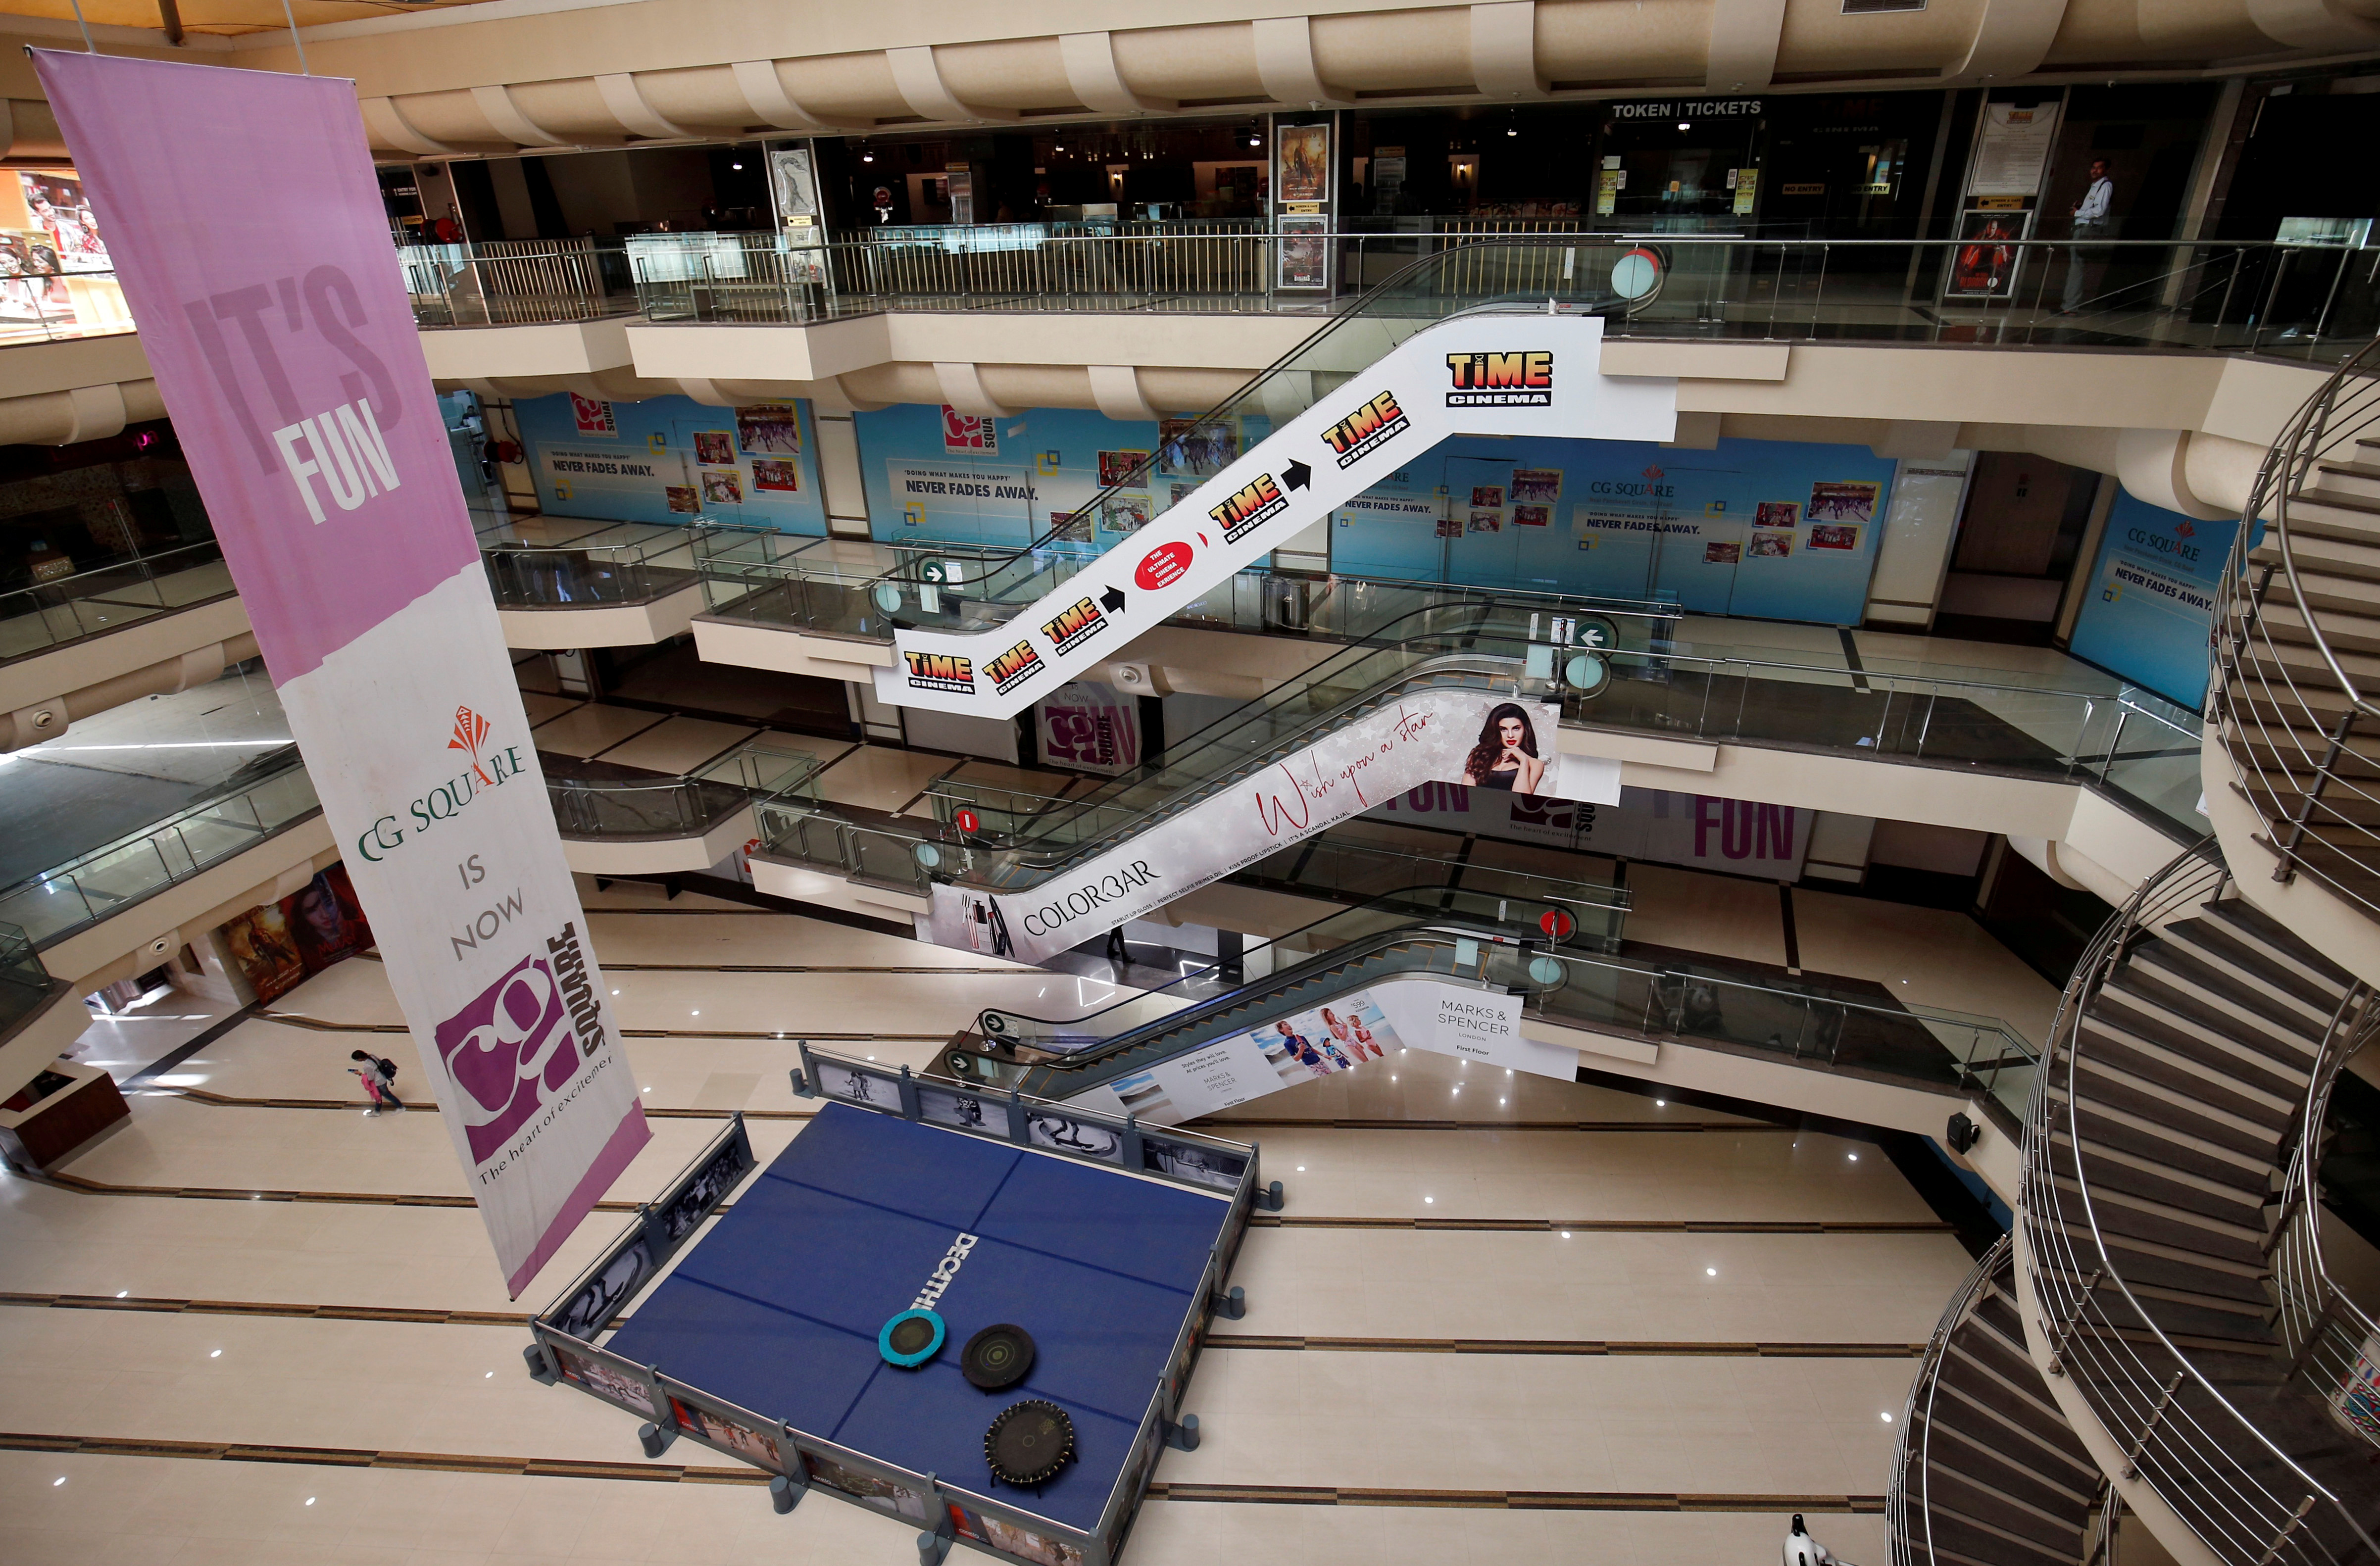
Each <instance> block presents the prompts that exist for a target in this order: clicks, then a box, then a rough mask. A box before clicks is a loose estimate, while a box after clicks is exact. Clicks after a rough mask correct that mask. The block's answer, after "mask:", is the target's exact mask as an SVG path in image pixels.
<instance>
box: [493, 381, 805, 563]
mask: <svg viewBox="0 0 2380 1566" xmlns="http://www.w3.org/2000/svg"><path fill="white" fill-rule="evenodd" d="M513 417H514V419H515V420H516V422H517V423H518V424H519V426H520V432H521V443H522V444H523V445H524V446H526V447H527V448H528V466H529V474H530V476H531V478H532V479H533V480H535V482H536V484H537V498H538V504H540V506H542V507H543V508H544V509H545V511H546V512H547V513H548V514H549V515H552V516H600V517H606V518H612V519H616V520H619V521H624V522H660V523H672V522H675V523H686V522H692V521H694V520H695V519H697V518H698V517H707V518H709V519H710V520H711V521H715V522H735V523H741V524H743V525H744V526H746V527H752V528H775V529H776V530H777V531H779V532H781V533H806V534H823V533H825V531H826V503H825V501H824V499H823V497H822V496H821V495H820V491H819V478H818V441H817V430H816V427H815V426H814V425H813V424H812V422H811V419H810V410H809V405H808V404H807V403H806V402H797V401H786V402H764V403H753V404H750V405H748V406H747V407H710V406H708V405H706V404H703V403H698V402H696V401H695V400H694V399H693V398H692V397H648V398H647V399H645V400H644V401H643V402H633V403H626V402H599V401H595V400H592V399H590V398H587V397H582V396H579V395H577V394H576V393H563V394H560V395H555V396H551V397H535V398H530V399H527V400H524V401H520V402H516V403H515V404H514V405H513Z"/></svg>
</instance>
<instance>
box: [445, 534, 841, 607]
mask: <svg viewBox="0 0 2380 1566" xmlns="http://www.w3.org/2000/svg"><path fill="white" fill-rule="evenodd" d="M574 528H575V530H574ZM538 530H539V531H540V532H541V533H543V534H546V535H548V536H546V537H544V538H538V539H529V538H523V537H521V536H519V532H518V525H517V524H515V523H512V522H511V521H509V520H507V522H506V523H505V525H504V527H502V528H491V529H485V530H482V531H481V533H480V563H481V564H483V565H485V566H486V567H487V572H488V589H489V591H490V592H492V594H493V595H494V596H495V600H496V603H497V604H498V606H499V607H502V608H506V609H608V608H613V607H616V606H618V605H621V604H630V603H646V602H650V601H652V600H654V599H657V598H663V597H666V596H668V595H669V594H671V593H674V592H680V591H683V590H685V589H690V588H695V587H698V586H699V585H701V584H702V583H704V582H705V581H707V580H709V579H710V577H711V576H712V575H713V574H716V573H720V572H733V571H738V570H741V569H744V568H746V567H747V566H761V567H765V566H767V565H769V564H771V563H773V562H775V561H777V560H779V559H781V558H783V557H785V556H788V555H790V554H792V553H794V552H797V551H799V550H801V549H803V548H805V547H807V546H808V545H811V544H816V543H819V542H821V541H822V540H820V539H817V538H813V537H809V536H806V535H795V534H788V533H781V532H779V531H777V530H776V529H775V528H761V527H756V526H752V525H749V524H747V523H740V522H722V521H719V520H717V519H716V518H712V517H707V516H694V517H689V518H688V519H687V521H686V523H685V525H684V526H668V525H662V524H652V523H635V522H626V523H607V522H604V521H601V520H600V519H589V520H586V521H583V522H579V521H576V520H575V519H574V518H571V517H567V516H545V517H542V518H540V521H539V524H538Z"/></svg>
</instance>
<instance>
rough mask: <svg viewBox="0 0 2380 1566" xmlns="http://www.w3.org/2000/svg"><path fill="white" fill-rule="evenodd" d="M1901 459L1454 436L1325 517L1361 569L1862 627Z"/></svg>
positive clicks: (1726, 446)
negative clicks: (1661, 600) (1661, 599)
mask: <svg viewBox="0 0 2380 1566" xmlns="http://www.w3.org/2000/svg"><path fill="white" fill-rule="evenodd" d="M1893 471H1894V464H1893V463H1892V462H1891V461H1890V460H1888V459H1886V458H1881V457H1878V456H1876V455H1874V454H1873V453H1871V452H1870V451H1868V449H1867V448H1866V447H1864V446H1845V445H1821V444H1815V443H1804V442H1788V441H1739V440H1723V441H1721V442H1720V443H1718V449H1717V450H1715V451H1685V450H1680V449H1677V448H1675V447H1670V446H1662V445H1658V444H1655V443H1650V442H1630V441H1587V440H1563V439H1552V438H1522V439H1511V440H1488V439H1482V438H1477V437H1467V436H1458V437H1457V438H1455V439H1453V440H1451V441H1447V442H1444V443H1440V444H1439V446H1438V447H1437V448H1436V449H1434V450H1432V451H1430V452H1428V453H1427V454H1425V455H1422V456H1420V457H1417V458H1416V459H1415V461H1414V462H1412V463H1411V464H1409V465H1408V466H1407V467H1404V468H1403V469H1402V470H1401V471H1399V472H1398V473H1397V474H1395V475H1394V476H1393V477H1391V479H1390V480H1389V481H1388V482H1387V483H1385V484H1382V485H1378V486H1376V487H1375V488H1373V489H1372V490H1370V491H1368V492H1366V493H1365V494H1363V495H1361V496H1359V497H1357V499H1356V500H1355V501H1354V503H1352V504H1348V505H1346V506H1342V507H1341V508H1340V509H1339V510H1338V511H1337V512H1336V513H1335V514H1334V515H1333V517H1332V521H1333V524H1334V525H1333V527H1332V528H1331V529H1330V562H1331V566H1332V568H1333V569H1334V570H1337V571H1341V572H1343V573H1345V574H1347V575H1349V576H1356V577H1393V578H1401V579H1404V580H1411V581H1446V582H1455V583H1461V584H1463V585H1465V586H1474V587H1488V588H1506V589H1521V590H1527V591H1535V592H1559V593H1573V594H1582V595H1593V596H1601V597H1613V598H1650V597H1656V596H1664V597H1674V598H1675V599H1676V600H1677V601H1679V602H1680V603H1682V604H1683V605H1684V606H1685V608H1686V609H1688V610H1689V611H1691V612H1693V613H1701V614H1735V615H1748V616H1754V617H1757V618H1763V619H1774V620H1806V621H1817V622H1820V623H1824V624H1833V625H1857V624H1859V622H1860V621H1861V619H1862V618H1863V617H1864V614H1865V612H1866V606H1867V584H1868V577H1869V574H1870V572H1871V571H1872V570H1873V569H1874V566H1875V563H1876V547H1877V543H1878V541H1879V540H1880V538H1881V533H1882V528H1883V525H1884V520H1885V512H1886V508H1887V506H1888V503H1889V501H1890V498H1891V493H1892V478H1893Z"/></svg>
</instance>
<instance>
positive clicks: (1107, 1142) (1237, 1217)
mask: <svg viewBox="0 0 2380 1566" xmlns="http://www.w3.org/2000/svg"><path fill="white" fill-rule="evenodd" d="M800 1043H801V1054H802V1065H801V1071H802V1082H803V1083H804V1084H806V1085H807V1086H806V1087H801V1086H797V1087H796V1091H797V1092H802V1093H805V1095H806V1096H807V1095H815V1096H817V1097H819V1098H823V1099H834V1100H836V1101H838V1102H840V1103H845V1104H851V1105H855V1106H856V1107H857V1108H860V1109H863V1110H874V1111H877V1112H878V1113H880V1114H891V1115H900V1116H902V1117H903V1118H904V1119H907V1120H916V1121H923V1122H925V1123H927V1124H929V1125H940V1126H943V1127H946V1128H948V1129H950V1130H953V1131H962V1132H965V1133H967V1134H968V1135H976V1136H988V1137H990V1138H993V1139H995V1140H997V1141H1002V1142H1015V1143H1020V1144H1022V1145H1023V1146H1025V1147H1033V1148H1036V1149H1038V1150H1039V1151H1041V1152H1045V1153H1059V1154H1062V1155H1064V1156H1065V1157H1067V1158H1073V1159H1083V1160H1084V1161H1085V1162H1087V1163H1100V1164H1106V1165H1109V1166H1111V1167H1112V1168H1116V1169H1125V1170H1130V1171H1134V1172H1135V1173H1138V1174H1147V1175H1153V1176H1155V1177H1156V1178H1158V1179H1160V1180H1164V1181H1168V1182H1170V1183H1172V1184H1176V1185H1188V1186H1192V1187H1194V1188H1196V1189H1197V1190H1201V1191H1206V1192H1208V1193H1213V1192H1217V1191H1228V1192H1230V1193H1232V1196H1233V1203H1232V1221H1231V1223H1230V1225H1229V1226H1228V1231H1227V1232H1228V1237H1229V1249H1230V1251H1231V1252H1236V1251H1237V1249H1238V1245H1239V1233H1240V1231H1241V1230H1242V1229H1244V1228H1245V1226H1246V1223H1247V1214H1248V1210H1249V1208H1250V1206H1251V1203H1252V1201H1253V1194H1254V1192H1255V1191H1256V1189H1257V1148H1256V1147H1255V1145H1254V1144H1252V1143H1246V1142H1229V1141H1225V1140H1224V1139H1222V1138H1221V1137H1218V1136H1207V1135H1200V1134H1199V1133H1196V1132H1192V1131H1178V1130H1172V1129H1170V1128H1169V1129H1166V1130H1164V1131H1161V1132H1160V1131H1159V1130H1157V1129H1156V1128H1154V1127H1150V1126H1144V1125H1142V1124H1141V1123H1139V1121H1138V1119H1137V1118H1136V1117H1135V1116H1133V1115H1131V1114H1110V1113H1107V1112H1105V1111H1102V1110H1099V1109H1093V1108H1090V1107H1088V1106H1086V1105H1083V1104H1078V1103H1058V1102H1054V1101H1052V1100H1050V1099H1036V1098H1033V1097H1030V1096H1029V1095H1026V1094H1021V1093H1015V1092H1009V1093H990V1092H985V1091H983V1090H981V1089H979V1088H973V1087H965V1086H957V1085H955V1084H950V1083H941V1082H929V1081H927V1080H925V1079H924V1078H922V1077H918V1076H917V1075H915V1074H912V1073H911V1072H910V1071H909V1069H908V1068H907V1067H906V1066H883V1065H879V1064H877V1063H875V1062H872V1061H855V1060H852V1059H851V1058H850V1057H848V1056H845V1055H830V1054H824V1053H821V1052H820V1051H818V1050H812V1049H811V1048H810V1046H809V1042H808V1041H807V1039H804V1040H802V1041H800ZM1226 1259H1227V1260H1228V1259H1229V1256H1228V1254H1227V1256H1226Z"/></svg>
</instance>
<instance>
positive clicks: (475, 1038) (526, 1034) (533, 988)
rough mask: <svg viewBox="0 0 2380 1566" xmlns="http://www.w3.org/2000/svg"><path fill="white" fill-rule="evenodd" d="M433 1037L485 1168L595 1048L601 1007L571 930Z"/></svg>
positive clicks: (473, 1150)
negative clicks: (489, 1160) (452, 1081)
mask: <svg viewBox="0 0 2380 1566" xmlns="http://www.w3.org/2000/svg"><path fill="white" fill-rule="evenodd" d="M434 1037H435V1038H436V1042H437V1046H438V1059H439V1062H440V1063H441V1064H443V1066H444V1067H445V1068H446V1074H448V1075H449V1076H451V1077H453V1078H454V1080H455V1086H457V1087H459V1088H461V1089H462V1093H461V1095H460V1097H459V1098H458V1099H457V1100H456V1102H457V1103H459V1104H460V1105H461V1107H462V1111H463V1130H464V1136H465V1139H466V1140H467V1141H468V1142H469V1143H470V1145H471V1157H472V1159H474V1160H475V1161H477V1162H480V1163H485V1162H487V1161H488V1159H490V1158H492V1156H494V1155H495V1154H496V1153H497V1152H498V1151H499V1150H501V1149H502V1148H503V1147H504V1146H505V1145H506V1144H507V1143H508V1142H510V1141H511V1140H512V1139H513V1137H514V1136H515V1135H517V1134H518V1133H519V1131H520V1130H521V1128H522V1127H523V1126H525V1125H527V1124H528V1122H529V1119H530V1117H531V1116H533V1115H535V1114H536V1113H537V1112H538V1111H539V1110H540V1109H541V1108H543V1107H544V1105H545V1103H546V1098H547V1095H548V1094H551V1093H554V1092H558V1091H560V1090H561V1088H562V1087H563V1086H564V1085H565V1084H566V1083H568V1082H569V1081H570V1079H571V1078H572V1077H573V1076H575V1075H577V1072H578V1066H579V1062H581V1061H582V1060H584V1059H586V1058H587V1057H588V1056H589V1055H592V1054H594V1053H596V1052H597V1051H599V1050H601V1048H602V1043H603V1017H602V1004H601V1002H600V1001H598V1000H597V999H596V996H595V989H594V987H593V986H592V985H590V984H589V983H588V981H587V960H586V957H585V956H584V954H583V953H581V952H580V951H579V949H578V930H577V926H576V925H575V924H565V925H564V926H563V927H562V933H561V934H559V935H557V936H555V937H553V939H552V940H550V941H547V942H546V943H545V954H544V955H543V956H528V957H523V958H522V959H521V960H520V961H519V962H518V963H516V964H515V965H513V966H512V968H511V970H510V971H509V972H507V973H506V974H505V975H504V977H502V978H500V979H498V980H496V982H495V983H494V984H492V985H491V986H489V987H488V989H485V990H484V991H482V992H481V993H480V995H479V996H478V998H477V999H475V1000H473V1001H472V1002H470V1004H468V1005H467V1006H465V1007H464V1008H463V1009H462V1010H461V1011H459V1012H457V1013H455V1014H454V1015H453V1016H451V1017H448V1018H447V1019H446V1020H445V1021H444V1022H442V1023H440V1024H439V1025H438V1027H437V1030H436V1033H435V1036H434Z"/></svg>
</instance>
